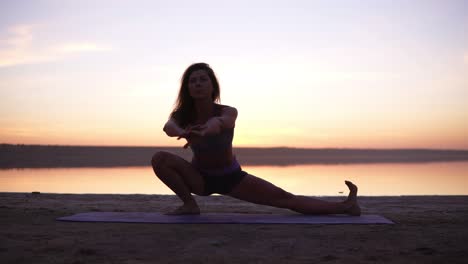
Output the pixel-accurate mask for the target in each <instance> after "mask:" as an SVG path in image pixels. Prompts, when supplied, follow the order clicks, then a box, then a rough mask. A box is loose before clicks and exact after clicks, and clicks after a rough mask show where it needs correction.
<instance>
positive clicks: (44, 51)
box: [0, 25, 112, 68]
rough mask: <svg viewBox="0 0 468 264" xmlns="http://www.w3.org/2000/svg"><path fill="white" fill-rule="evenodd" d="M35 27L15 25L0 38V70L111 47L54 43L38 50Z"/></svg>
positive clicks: (91, 44) (86, 43) (80, 43)
mask: <svg viewBox="0 0 468 264" xmlns="http://www.w3.org/2000/svg"><path fill="white" fill-rule="evenodd" d="M36 28H38V26H37V25H16V26H13V27H11V28H9V29H8V30H7V32H8V33H7V36H6V37H5V38H2V37H0V42H2V43H3V46H0V68H1V67H8V66H15V65H22V64H34V63H44V62H50V61H56V60H61V59H65V58H68V57H70V56H72V55H77V54H80V53H85V52H102V51H109V50H112V48H111V47H108V46H104V45H99V44H96V43H93V42H85V41H84V42H75V43H56V44H54V45H50V48H40V47H38V46H37V45H36V43H35V42H34V40H35V39H34V30H35V29H36Z"/></svg>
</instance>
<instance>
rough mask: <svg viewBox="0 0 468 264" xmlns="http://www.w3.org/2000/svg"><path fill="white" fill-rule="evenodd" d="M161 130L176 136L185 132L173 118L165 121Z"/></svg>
mask: <svg viewBox="0 0 468 264" xmlns="http://www.w3.org/2000/svg"><path fill="white" fill-rule="evenodd" d="M163 131H164V132H166V134H167V135H168V136H170V137H178V136H180V135H182V134H183V133H184V132H185V130H184V129H182V128H181V127H180V126H179V125H178V124H177V122H176V121H175V120H174V119H173V118H171V119H169V120H168V121H167V122H166V124H165V125H164V128H163Z"/></svg>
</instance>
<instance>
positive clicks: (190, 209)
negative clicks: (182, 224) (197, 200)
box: [165, 204, 200, 215]
mask: <svg viewBox="0 0 468 264" xmlns="http://www.w3.org/2000/svg"><path fill="white" fill-rule="evenodd" d="M165 214H166V215H199V214H200V208H199V207H198V205H197V204H184V205H182V206H180V207H179V208H177V209H175V210H174V211H171V212H168V213H165Z"/></svg>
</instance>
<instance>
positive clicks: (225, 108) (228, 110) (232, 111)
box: [218, 104, 237, 116]
mask: <svg viewBox="0 0 468 264" xmlns="http://www.w3.org/2000/svg"><path fill="white" fill-rule="evenodd" d="M218 106H219V107H220V108H221V113H222V114H228V115H236V116H237V109H236V108H235V107H232V106H229V105H221V104H219V105H218Z"/></svg>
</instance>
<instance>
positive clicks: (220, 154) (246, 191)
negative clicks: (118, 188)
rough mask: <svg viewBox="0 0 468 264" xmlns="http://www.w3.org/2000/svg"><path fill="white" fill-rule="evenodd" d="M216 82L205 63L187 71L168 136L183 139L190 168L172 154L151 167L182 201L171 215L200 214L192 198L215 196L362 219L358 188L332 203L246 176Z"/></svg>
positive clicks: (231, 111)
mask: <svg viewBox="0 0 468 264" xmlns="http://www.w3.org/2000/svg"><path fill="white" fill-rule="evenodd" d="M219 99H220V89H219V84H218V81H217V78H216V76H215V74H214V72H213V70H212V69H211V68H210V66H209V65H208V64H206V63H196V64H193V65H191V66H190V67H188V68H187V70H186V71H185V72H184V74H183V76H182V80H181V87H180V91H179V95H178V98H177V102H176V105H175V108H174V110H173V112H172V113H171V115H170V118H169V120H168V121H167V123H166V124H165V125H164V129H163V130H164V131H165V132H166V134H167V135H168V136H170V137H177V138H178V139H181V138H184V139H186V140H187V144H186V145H185V146H184V148H186V147H190V148H191V149H192V152H193V159H192V161H191V162H188V161H186V160H185V159H183V158H182V157H179V156H177V155H174V154H172V153H169V152H164V151H160V152H157V153H155V154H154V156H153V158H152V160H151V163H152V166H153V170H154V172H155V174H156V175H157V177H158V178H159V179H160V180H161V181H162V182H163V183H164V184H166V185H167V186H168V187H169V188H170V189H171V190H172V191H174V193H175V194H176V195H177V196H178V197H179V198H180V199H181V200H182V201H183V205H182V206H180V207H179V208H177V209H175V210H174V211H173V212H170V213H169V214H199V213H200V208H199V207H198V205H197V203H196V201H195V199H194V197H193V196H192V193H193V194H196V195H203V196H207V195H210V194H213V193H219V194H223V195H228V196H231V197H234V198H237V199H240V200H244V201H248V202H252V203H256V204H262V205H269V206H274V207H280V208H287V209H291V210H293V211H296V212H299V213H303V214H349V215H356V216H358V215H360V214H361V209H360V207H359V205H358V202H357V191H358V188H357V186H356V185H354V184H353V183H352V182H349V181H345V183H346V185H347V186H348V188H349V196H348V198H347V199H346V200H344V201H341V202H328V201H324V200H319V199H315V198H312V197H306V196H299V195H294V194H292V193H289V192H287V191H285V190H283V189H281V188H279V187H277V186H275V185H273V184H271V183H270V182H267V181H265V180H263V179H261V178H258V177H256V176H253V175H251V174H248V173H247V172H245V171H243V170H242V168H241V166H240V165H239V163H238V162H237V160H236V157H235V155H233V152H232V139H233V136H234V127H235V121H236V118H237V110H236V108H234V107H230V106H227V105H221V104H218V102H219Z"/></svg>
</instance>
